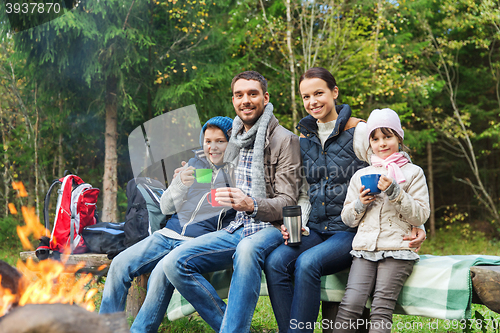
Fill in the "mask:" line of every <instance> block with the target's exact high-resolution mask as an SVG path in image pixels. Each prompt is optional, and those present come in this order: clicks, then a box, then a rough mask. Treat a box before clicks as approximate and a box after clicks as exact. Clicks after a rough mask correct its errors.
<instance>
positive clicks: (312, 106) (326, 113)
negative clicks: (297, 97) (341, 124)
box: [300, 78, 339, 123]
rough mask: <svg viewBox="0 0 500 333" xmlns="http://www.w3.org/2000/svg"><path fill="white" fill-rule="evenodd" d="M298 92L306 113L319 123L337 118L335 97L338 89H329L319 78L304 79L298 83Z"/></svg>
mask: <svg viewBox="0 0 500 333" xmlns="http://www.w3.org/2000/svg"><path fill="white" fill-rule="evenodd" d="M300 94H301V96H302V102H303V103H304V108H305V109H306V111H307V113H309V114H310V115H311V116H313V117H314V118H315V119H317V120H318V121H319V122H320V123H327V122H329V121H332V120H335V119H337V117H338V115H337V112H336V111H335V99H336V98H337V96H338V95H339V89H338V88H337V87H335V88H334V89H333V90H330V89H329V88H328V86H327V84H326V82H325V81H324V80H322V79H319V78H311V79H304V80H302V82H301V83H300Z"/></svg>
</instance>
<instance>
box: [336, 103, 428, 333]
mask: <svg viewBox="0 0 500 333" xmlns="http://www.w3.org/2000/svg"><path fill="white" fill-rule="evenodd" d="M367 132H368V133H369V134H368V137H369V142H370V149H371V150H372V152H373V155H372V156H371V166H369V167H366V168H364V169H361V170H359V171H357V172H356V173H355V174H354V176H353V177H352V179H351V183H350V184H349V189H348V191H347V197H346V200H345V203H344V208H343V210H342V220H343V221H344V223H345V224H346V225H347V226H349V227H351V228H354V227H358V232H357V233H356V236H355V237H354V240H353V243H352V248H353V250H352V251H351V255H352V256H353V262H352V266H351V271H350V273H349V279H348V282H347V288H346V293H345V295H344V298H343V299H342V303H341V304H340V308H339V312H338V314H337V321H336V323H335V330H334V332H355V331H356V329H353V328H354V327H357V326H358V325H359V324H361V325H363V326H364V327H366V328H368V329H369V331H370V332H390V331H391V326H392V313H393V311H394V307H395V306H396V300H397V299H398V295H399V292H400V291H401V288H402V287H403V284H404V282H405V281H406V279H407V278H408V276H409V275H410V274H411V272H412V270H413V264H414V263H415V261H416V260H418V259H419V256H418V255H417V254H416V253H415V252H414V251H413V249H412V248H410V246H409V244H408V241H405V240H403V236H405V235H409V234H410V232H411V229H412V226H420V225H422V224H424V223H425V221H426V220H427V218H428V217H429V214H430V208H429V193H428V190H427V183H426V181H425V176H424V172H423V171H422V169H421V168H420V167H418V166H416V165H414V164H412V163H411V162H410V160H409V159H408V157H407V155H406V154H402V153H400V152H399V151H400V149H401V147H404V145H403V137H404V132H403V129H402V128H401V123H400V121H399V117H398V115H397V114H396V112H394V111H393V110H391V109H382V110H374V111H373V112H372V113H371V114H370V117H369V118H368V121H367ZM368 174H381V176H380V179H379V181H378V185H377V187H378V188H379V189H380V190H381V191H382V193H380V194H375V195H370V194H369V192H370V189H365V187H364V186H362V185H361V180H360V177H361V176H363V175H368ZM372 292H373V302H372V310H371V314H370V323H360V322H358V321H357V319H358V318H360V317H361V314H362V312H363V309H364V306H365V304H366V301H367V299H368V296H369V295H370V294H371V293H372ZM351 323H353V324H355V325H353V326H351Z"/></svg>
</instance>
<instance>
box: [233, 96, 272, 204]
mask: <svg viewBox="0 0 500 333" xmlns="http://www.w3.org/2000/svg"><path fill="white" fill-rule="evenodd" d="M273 109H274V108H273V105H272V104H271V103H267V105H266V107H265V109H264V113H263V114H262V115H261V116H260V117H259V119H258V120H257V122H256V123H255V124H254V125H253V126H252V128H250V130H248V132H245V131H242V128H243V122H242V121H241V119H240V117H238V116H236V117H235V118H234V121H233V129H232V134H231V139H230V140H229V145H228V146H227V148H226V152H225V155H224V161H225V162H228V163H231V164H232V165H233V167H235V168H236V167H237V166H238V159H239V153H240V149H241V148H251V147H252V145H253V157H252V197H254V198H265V197H266V180H265V174H264V145H265V143H266V133H267V125H268V124H269V121H270V120H271V117H272V116H273Z"/></svg>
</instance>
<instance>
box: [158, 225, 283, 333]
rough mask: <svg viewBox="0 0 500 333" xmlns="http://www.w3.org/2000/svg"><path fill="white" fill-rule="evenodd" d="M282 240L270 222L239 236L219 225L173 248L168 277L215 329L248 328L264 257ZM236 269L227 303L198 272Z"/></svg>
mask: <svg viewBox="0 0 500 333" xmlns="http://www.w3.org/2000/svg"><path fill="white" fill-rule="evenodd" d="M282 243H283V237H282V236H281V232H280V231H279V230H278V229H276V228H274V227H269V228H265V229H263V230H260V231H258V232H256V233H255V234H253V235H251V236H248V237H243V227H240V228H239V229H237V230H236V231H235V232H234V233H232V234H231V233H229V232H227V231H225V230H219V231H216V232H212V233H209V234H206V235H203V236H200V237H198V238H196V239H193V240H192V241H189V243H186V244H183V245H181V246H179V247H178V248H176V249H175V250H173V251H172V252H171V253H170V255H168V256H167V257H166V259H165V260H164V261H163V263H162V264H163V269H164V271H165V273H166V275H167V278H168V280H170V281H171V282H172V284H173V285H174V286H175V288H177V290H178V291H179V292H180V293H181V295H183V296H184V298H186V300H187V301H188V302H189V303H191V305H193V307H194V308H195V309H196V311H198V313H199V314H200V316H201V317H202V318H203V319H204V320H205V321H206V322H207V323H208V324H209V325H210V327H212V328H213V329H214V330H215V331H216V332H224V333H226V332H237V333H246V332H249V331H250V325H251V323H252V316H253V312H254V310H255V306H256V305H257V301H258V299H259V293H260V283H261V277H262V269H263V267H264V261H265V260H266V257H267V256H268V255H269V253H271V252H272V251H273V250H274V249H275V248H277V247H278V246H279V245H280V244H282ZM231 265H232V266H233V268H234V273H233V276H232V278H231V286H230V288H229V297H228V301H227V308H226V304H225V303H224V301H222V299H221V298H220V297H219V295H217V292H216V291H215V289H214V288H213V287H212V285H211V284H210V283H209V282H208V281H207V280H206V279H205V278H204V277H203V276H202V274H203V273H209V272H213V271H218V270H222V269H226V268H230V267H231Z"/></svg>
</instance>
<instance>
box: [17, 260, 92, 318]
mask: <svg viewBox="0 0 500 333" xmlns="http://www.w3.org/2000/svg"><path fill="white" fill-rule="evenodd" d="M83 266H85V263H79V264H78V265H76V266H73V267H68V266H65V265H64V263H61V262H59V261H54V260H51V259H47V260H43V261H40V262H38V263H36V262H34V261H33V260H31V258H28V261H26V264H24V263H23V262H21V261H19V262H18V263H17V269H18V270H19V271H20V272H21V273H22V274H23V276H24V277H25V278H26V279H27V280H28V281H29V282H28V283H27V286H26V287H25V288H24V292H23V294H22V295H21V298H20V300H19V305H20V306H22V305H26V304H28V303H31V304H53V303H69V304H80V305H81V306H83V307H84V308H85V309H87V310H88V311H91V312H92V311H94V310H95V305H94V302H93V296H95V295H96V294H97V289H95V288H91V289H89V290H86V288H85V286H86V285H87V284H88V283H89V282H90V281H91V280H92V274H90V273H89V274H86V275H84V276H82V277H80V278H77V276H76V274H75V273H76V272H77V271H78V270H79V269H81V268H82V267H83Z"/></svg>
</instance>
